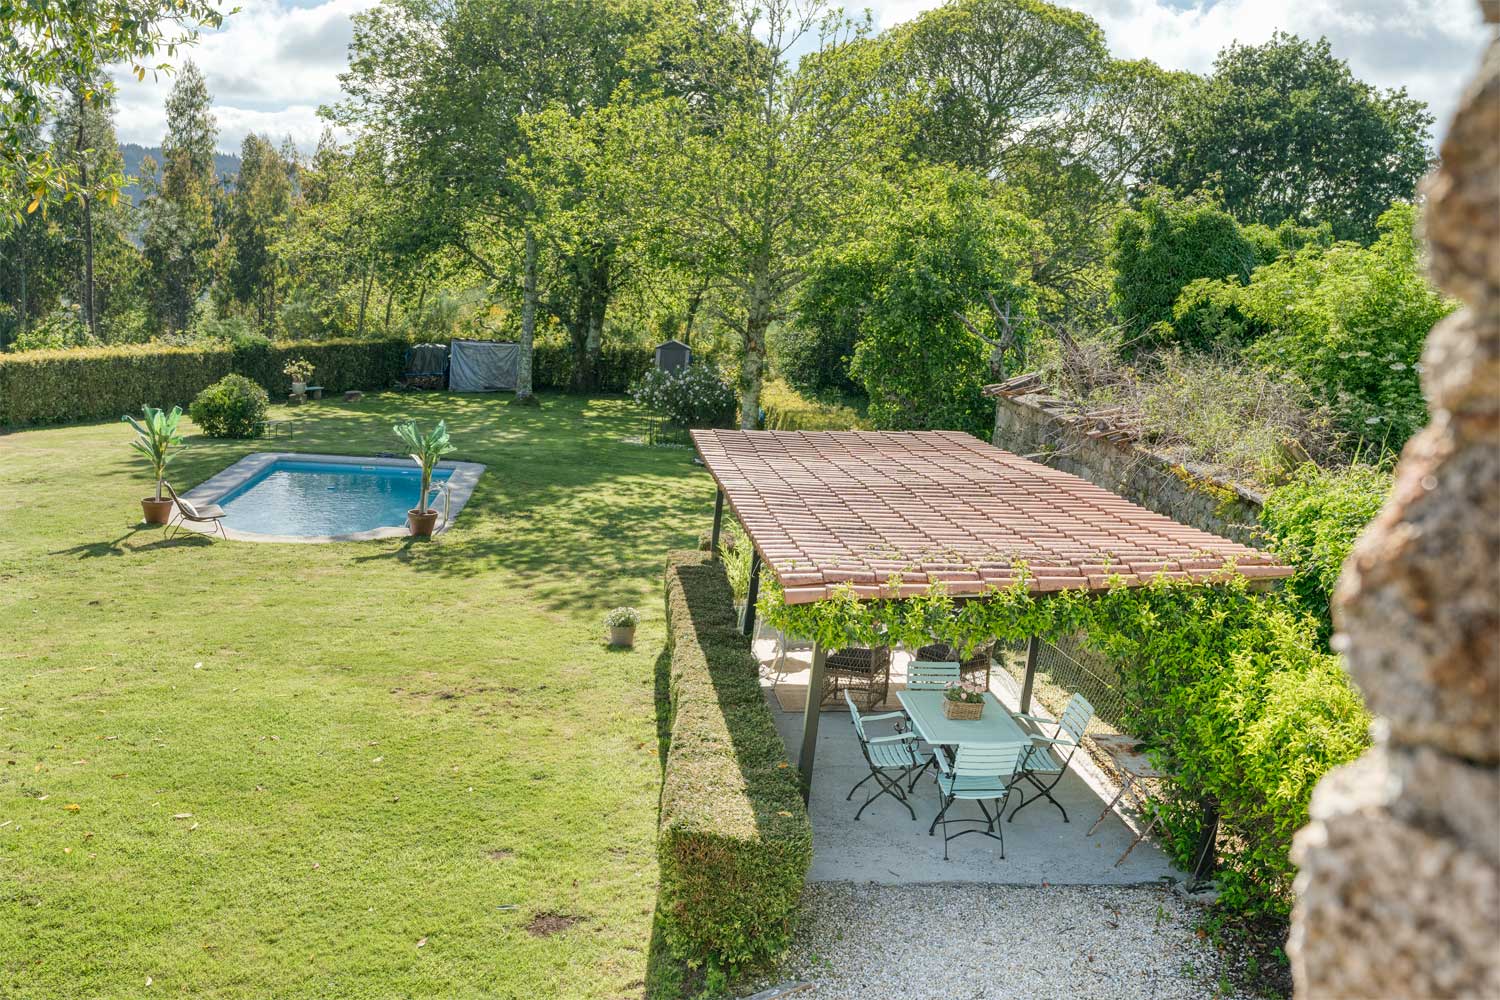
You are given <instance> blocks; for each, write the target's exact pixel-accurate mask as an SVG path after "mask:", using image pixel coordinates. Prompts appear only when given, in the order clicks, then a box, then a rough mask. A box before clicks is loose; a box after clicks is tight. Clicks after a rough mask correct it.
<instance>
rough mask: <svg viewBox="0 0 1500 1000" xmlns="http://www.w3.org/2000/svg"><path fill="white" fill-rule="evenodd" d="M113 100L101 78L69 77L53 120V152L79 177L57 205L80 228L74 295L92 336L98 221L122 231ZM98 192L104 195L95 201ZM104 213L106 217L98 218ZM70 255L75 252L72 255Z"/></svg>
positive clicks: (111, 234) (95, 330) (110, 234)
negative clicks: (76, 279) (60, 203)
mask: <svg viewBox="0 0 1500 1000" xmlns="http://www.w3.org/2000/svg"><path fill="white" fill-rule="evenodd" d="M113 118H114V102H113V101H112V100H111V98H110V95H109V92H108V91H107V90H105V89H104V87H103V86H102V84H101V83H100V82H99V81H97V80H75V81H71V82H70V83H69V86H68V88H67V92H66V94H65V95H64V98H63V101H62V103H61V106H60V113H59V114H58V117H57V120H56V121H55V122H53V125H52V144H53V157H54V160H55V162H57V163H60V164H63V165H64V166H65V168H66V169H67V170H68V171H69V173H70V174H71V175H72V176H73V177H75V178H76V179H77V183H76V184H75V185H74V186H73V188H72V191H71V195H72V197H71V198H69V199H67V200H66V201H65V202H64V203H63V205H62V206H60V208H59V215H60V216H66V219H65V220H62V219H60V221H62V225H63V227H64V229H65V230H70V231H73V232H75V233H76V234H77V243H76V245H77V246H78V247H79V250H80V252H79V253H78V254H77V257H76V259H77V268H78V270H77V274H78V284H77V286H76V287H77V293H76V296H75V298H76V300H77V302H78V305H79V308H80V310H81V312H82V316H83V322H84V325H85V326H87V327H88V331H89V336H90V338H92V339H93V340H99V339H100V336H99V309H98V302H97V295H96V280H95V273H94V271H95V268H94V260H95V246H96V243H97V242H98V240H96V232H95V229H96V224H99V225H100V226H101V227H102V228H103V230H104V233H103V234H102V235H104V236H105V238H106V239H108V238H115V239H118V238H119V237H120V236H121V235H122V234H123V231H124V228H125V227H124V220H123V207H122V206H121V204H120V195H119V190H120V186H121V184H122V183H123V174H124V161H123V159H122V158H121V156H120V145H119V141H118V140H117V139H116V138H115V126H114V121H113ZM96 196H97V197H98V198H99V199H100V201H99V204H98V206H97V207H96V204H95V199H96ZM101 212H102V213H103V215H104V217H102V218H96V216H99V215H100V214H101ZM70 256H71V255H70Z"/></svg>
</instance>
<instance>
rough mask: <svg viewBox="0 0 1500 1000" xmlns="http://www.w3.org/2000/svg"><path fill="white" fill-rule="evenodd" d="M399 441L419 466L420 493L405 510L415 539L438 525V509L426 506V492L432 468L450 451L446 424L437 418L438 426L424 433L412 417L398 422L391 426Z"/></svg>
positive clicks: (423, 535) (426, 536) (430, 486)
mask: <svg viewBox="0 0 1500 1000" xmlns="http://www.w3.org/2000/svg"><path fill="white" fill-rule="evenodd" d="M392 430H394V431H395V432H396V436H397V437H398V438H400V439H401V443H402V444H404V445H406V447H408V448H410V449H411V457H412V461H414V462H416V463H417V464H418V465H419V466H421V467H422V492H421V494H420V495H419V496H418V497H417V505H416V506H415V507H413V508H412V509H411V510H409V511H407V512H406V527H407V531H408V532H410V533H411V534H412V535H414V536H416V537H418V538H429V537H431V535H432V530H433V528H434V527H435V526H436V525H437V516H438V512H437V510H436V509H435V508H433V507H429V506H428V505H427V495H428V494H429V493H431V492H432V470H433V468H434V467H435V466H436V465H437V464H438V461H439V460H440V459H442V457H443V456H444V455H446V454H448V453H449V452H450V451H452V450H453V445H452V444H451V443H450V442H449V441H448V427H447V424H445V423H444V422H443V421H441V420H439V421H438V422H437V426H436V427H434V428H433V429H432V430H431V431H429V432H428V433H426V434H423V433H422V432H421V431H419V430H417V422H416V421H415V420H410V421H407V422H406V423H404V424H397V425H396V426H395V427H393V428H392Z"/></svg>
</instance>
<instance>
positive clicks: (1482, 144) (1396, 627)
mask: <svg viewBox="0 0 1500 1000" xmlns="http://www.w3.org/2000/svg"><path fill="white" fill-rule="evenodd" d="M1481 8H1482V9H1483V10H1484V12H1485V19H1486V21H1488V22H1489V23H1490V24H1492V25H1493V24H1495V23H1497V22H1500V4H1497V3H1496V2H1494V0H1487V2H1483V3H1481ZM1441 153H1442V157H1441V158H1442V166H1441V168H1440V169H1439V171H1438V172H1437V174H1436V175H1434V176H1433V177H1432V178H1431V179H1430V180H1429V182H1428V185H1427V206H1426V212H1425V220H1424V221H1425V226H1426V234H1427V239H1428V242H1429V243H1430V245H1431V249H1432V261H1431V269H1432V275H1433V278H1434V280H1435V281H1436V282H1437V283H1438V284H1439V285H1440V286H1441V287H1442V288H1444V289H1445V290H1446V291H1448V292H1450V293H1452V294H1453V295H1456V296H1458V297H1459V298H1461V299H1462V300H1463V301H1464V303H1465V306H1466V308H1465V309H1463V310H1461V311H1460V312H1457V313H1455V314H1453V315H1452V316H1450V317H1448V318H1447V319H1445V320H1443V321H1442V322H1441V323H1439V324H1438V325H1437V326H1436V327H1435V328H1434V329H1433V331H1432V334H1431V335H1430V336H1429V338H1428V342H1427V349H1426V352H1425V353H1424V356H1423V359H1422V360H1423V369H1424V375H1423V378H1424V382H1425V388H1426V392H1427V397H1428V400H1429V406H1430V409H1431V422H1430V423H1429V425H1428V427H1427V428H1426V430H1424V431H1422V432H1421V433H1420V434H1418V435H1417V436H1416V437H1415V438H1413V439H1412V440H1411V442H1410V443H1409V444H1408V445H1407V446H1406V449H1405V451H1404V452H1403V453H1402V456H1401V462H1400V464H1399V465H1398V466H1397V469H1396V484H1395V487H1394V488H1393V489H1392V491H1391V497H1390V500H1389V501H1388V502H1387V504H1386V507H1385V509H1384V510H1383V511H1382V512H1381V514H1380V516H1379V517H1378V518H1376V520H1375V522H1374V523H1373V524H1372V525H1371V526H1370V528H1369V529H1368V530H1367V531H1366V533H1365V535H1364V536H1363V537H1362V538H1361V540H1360V541H1359V543H1358V544H1357V545H1356V546H1355V549H1354V551H1353V553H1351V555H1350V557H1349V561H1348V563H1346V564H1345V566H1344V575H1343V577H1342V578H1341V579H1340V581H1339V587H1338V592H1337V595H1336V599H1335V614H1336V619H1337V625H1338V627H1339V636H1338V639H1337V642H1338V644H1339V645H1340V646H1341V648H1342V649H1343V652H1344V654H1345V658H1346V661H1347V664H1348V670H1349V673H1350V675H1351V676H1352V677H1353V678H1354V680H1355V682H1356V683H1357V684H1358V685H1359V688H1360V690H1361V691H1362V692H1363V693H1364V697H1365V700H1366V703H1367V704H1368V705H1369V706H1370V709H1371V710H1372V711H1373V712H1374V713H1376V715H1377V716H1379V718H1380V721H1379V723H1378V724H1377V728H1376V735H1375V745H1374V746H1373V748H1372V749H1371V750H1370V751H1369V752H1368V753H1367V754H1366V755H1365V756H1364V757H1362V758H1361V759H1360V760H1358V761H1356V762H1355V763H1353V764H1350V765H1348V766H1347V767H1344V768H1340V769H1338V770H1336V771H1333V772H1331V773H1329V774H1328V775H1327V776H1326V777H1324V779H1323V781H1322V782H1321V783H1319V785H1318V788H1317V791H1316V792H1315V793H1314V795H1313V801H1312V809H1311V814H1312V821H1311V822H1310V823H1309V824H1308V825H1307V827H1305V828H1304V829H1303V830H1302V831H1301V832H1300V833H1299V834H1298V835H1297V838H1296V841H1295V844H1294V848H1293V859H1294V860H1295V861H1296V862H1297V864H1298V865H1299V866H1300V869H1301V871H1300V873H1299V875H1298V878H1297V904H1296V909H1295V910H1294V912H1293V915H1292V935H1291V940H1290V941H1289V943H1288V948H1287V950H1288V953H1289V955H1290V957H1291V960H1292V972H1293V976H1294V978H1295V980H1296V985H1297V992H1298V994H1299V995H1300V996H1303V997H1424V998H1426V997H1500V41H1496V40H1495V39H1494V38H1492V41H1491V45H1490V48H1489V51H1488V52H1487V53H1486V55H1485V58H1484V62H1483V64H1482V66H1481V68H1480V72H1479V76H1478V78H1477V79H1476V80H1475V81H1474V82H1473V83H1472V84H1471V85H1470V87H1469V88H1468V90H1467V91H1466V92H1465V94H1464V97H1463V100H1462V102H1461V103H1460V106H1459V110H1458V112H1457V115H1456V117H1455V118H1454V121H1453V123H1452V125H1451V126H1450V128H1449V130H1448V134H1447V138H1445V139H1444V141H1443V147H1442V151H1441Z"/></svg>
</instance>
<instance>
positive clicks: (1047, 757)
mask: <svg viewBox="0 0 1500 1000" xmlns="http://www.w3.org/2000/svg"><path fill="white" fill-rule="evenodd" d="M1016 718H1018V719H1025V720H1026V721H1028V722H1032V723H1035V724H1037V725H1039V726H1047V725H1055V726H1056V727H1057V728H1056V729H1054V730H1053V731H1052V735H1051V736H1033V737H1032V738H1031V739H1032V746H1031V749H1030V750H1029V751H1028V752H1027V754H1026V759H1025V760H1023V761H1022V762H1021V774H1020V777H1021V778H1022V779H1024V780H1025V781H1026V783H1027V784H1029V785H1031V787H1032V788H1033V789H1035V791H1034V792H1032V794H1031V796H1030V797H1029V798H1027V797H1026V795H1025V793H1024V792H1023V793H1022V801H1021V804H1020V805H1018V806H1016V808H1015V812H1012V813H1011V814H1010V818H1011V819H1012V820H1014V819H1015V818H1016V813H1018V812H1020V811H1021V810H1022V809H1025V808H1026V807H1027V806H1029V805H1031V803H1033V802H1035V801H1036V800H1037V799H1040V798H1045V799H1046V800H1047V801H1048V802H1051V803H1052V804H1053V805H1055V806H1057V811H1058V812H1060V813H1062V818H1063V822H1064V823H1066V822H1068V811H1067V810H1066V809H1064V808H1063V807H1062V803H1061V802H1059V801H1057V800H1056V799H1055V798H1053V797H1052V789H1054V788H1056V787H1057V783H1058V782H1059V781H1061V780H1062V776H1063V774H1064V773H1065V772H1066V771H1067V770H1068V764H1069V762H1070V761H1072V759H1073V755H1074V754H1075V753H1077V752H1078V748H1079V747H1080V746H1081V745H1082V744H1083V734H1084V732H1085V731H1087V730H1088V728H1089V723H1090V722H1092V721H1093V718H1094V706H1093V705H1090V704H1089V700H1088V699H1087V698H1085V697H1084V696H1083V695H1081V694H1075V695H1073V697H1072V698H1069V699H1068V707H1067V708H1065V709H1064V710H1063V714H1062V718H1060V719H1057V720H1055V721H1054V720H1052V719H1048V718H1046V717H1044V716H1040V715H1017V716H1016ZM1059 752H1065V753H1064V755H1063V756H1059V755H1058V754H1059Z"/></svg>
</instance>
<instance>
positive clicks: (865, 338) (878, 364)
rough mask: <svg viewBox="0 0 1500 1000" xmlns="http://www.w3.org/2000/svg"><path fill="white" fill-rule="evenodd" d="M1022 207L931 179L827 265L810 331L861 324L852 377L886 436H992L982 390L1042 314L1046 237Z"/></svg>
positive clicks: (891, 198)
mask: <svg viewBox="0 0 1500 1000" xmlns="http://www.w3.org/2000/svg"><path fill="white" fill-rule="evenodd" d="M1013 201H1014V199H1013V197H1012V196H1010V195H1008V194H1007V192H1006V191H1005V190H1004V189H1002V188H997V187H996V186H995V185H994V184H993V182H990V181H987V180H985V179H983V178H980V177H977V176H975V175H974V174H972V173H970V172H968V171H963V170H957V169H954V168H952V167H932V168H928V169H927V170H924V171H921V172H918V173H915V174H913V175H912V176H910V177H908V178H905V179H904V183H903V184H902V186H901V187H900V188H899V189H896V190H891V191H889V192H882V193H880V194H878V195H877V196H876V198H875V199H874V203H873V204H872V205H870V206H869V207H868V208H867V209H866V211H865V213H864V214H863V215H861V217H860V218H859V223H858V227H857V232H851V234H850V236H849V237H848V238H847V239H845V240H840V241H836V242H832V243H831V244H830V245H829V246H828V247H826V248H825V249H824V250H823V251H821V252H820V253H819V254H817V255H816V257H815V259H814V263H813V264H812V266H811V268H810V272H809V277H808V280H807V283H806V284H805V285H804V286H803V287H802V288H801V289H800V290H799V293H798V296H797V305H798V317H799V318H798V322H799V323H809V324H818V323H821V322H828V321H832V322H836V323H840V324H848V323H854V324H857V331H856V332H855V333H854V335H853V336H852V338H850V339H852V340H853V342H854V347H853V352H852V364H851V374H852V376H853V378H854V379H855V380H856V381H857V382H859V383H860V384H861V385H862V386H863V387H864V390H865V392H866V394H867V395H868V396H869V399H870V415H871V417H872V418H873V419H874V420H875V422H876V424H877V425H878V426H880V427H890V428H901V429H906V428H917V429H927V428H952V429H958V430H966V431H970V432H973V433H976V434H984V433H986V428H987V426H988V425H989V422H990V420H991V419H992V416H991V415H990V414H991V408H990V407H988V406H987V405H986V403H985V400H984V399H983V397H982V396H981V395H980V391H979V390H980V389H981V387H982V386H983V385H984V384H985V383H986V382H987V381H992V380H994V379H996V378H1000V377H1003V376H1004V375H1005V374H1006V373H1005V371H1004V370H1003V368H1002V370H999V371H997V370H996V368H997V362H998V366H1003V365H1004V364H1005V363H1006V361H1007V360H1008V359H1007V358H1006V357H1005V356H1004V353H1003V352H999V353H998V354H997V350H996V346H997V343H998V342H1000V341H1001V340H1002V338H1005V339H1006V340H1007V341H1008V345H1007V346H1012V347H1023V345H1022V344H1019V343H1016V342H1015V341H1014V339H1013V338H1014V336H1015V335H1016V334H1017V333H1018V332H1019V333H1021V334H1022V335H1023V337H1024V332H1025V331H1026V330H1027V328H1028V327H1029V326H1030V325H1031V323H1032V322H1033V320H1034V314H1035V301H1034V300H1035V288H1034V286H1033V285H1032V282H1031V275H1030V259H1031V253H1032V251H1033V249H1035V248H1036V246H1037V245H1038V244H1039V243H1040V242H1042V241H1043V237H1042V235H1041V234H1040V233H1039V232H1038V231H1037V230H1036V228H1035V226H1034V225H1033V224H1032V223H1031V222H1030V220H1028V219H1026V218H1025V217H1024V216H1023V215H1022V214H1021V213H1020V212H1018V211H1016V210H1015V208H1014V207H1013ZM1008 203H1009V204H1008ZM853 228H854V227H851V229H853ZM997 324H998V326H999V327H1000V328H999V329H997V328H996V327H997Z"/></svg>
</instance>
